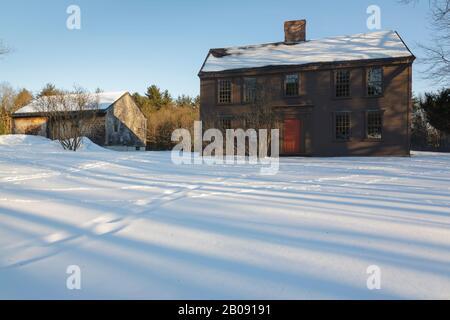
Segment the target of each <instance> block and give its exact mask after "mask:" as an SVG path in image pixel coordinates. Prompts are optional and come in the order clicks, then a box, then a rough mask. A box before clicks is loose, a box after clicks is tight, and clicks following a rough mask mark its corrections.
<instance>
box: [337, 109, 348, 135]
mask: <svg viewBox="0 0 450 320" xmlns="http://www.w3.org/2000/svg"><path fill="white" fill-rule="evenodd" d="M335 126H336V128H335V130H336V139H337V140H348V139H349V138H350V113H348V112H340V113H336V116H335Z"/></svg>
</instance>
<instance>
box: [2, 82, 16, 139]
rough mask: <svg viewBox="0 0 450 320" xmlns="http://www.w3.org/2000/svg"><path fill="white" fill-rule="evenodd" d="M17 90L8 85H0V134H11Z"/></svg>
mask: <svg viewBox="0 0 450 320" xmlns="http://www.w3.org/2000/svg"><path fill="white" fill-rule="evenodd" d="M15 96H16V92H15V90H14V89H13V88H12V87H11V86H10V85H9V84H8V83H2V84H0V134H9V133H11V114H12V113H13V112H14V99H15Z"/></svg>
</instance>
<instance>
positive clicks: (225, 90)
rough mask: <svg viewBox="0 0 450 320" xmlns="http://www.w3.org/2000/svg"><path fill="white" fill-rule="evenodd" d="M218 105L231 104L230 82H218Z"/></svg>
mask: <svg viewBox="0 0 450 320" xmlns="http://www.w3.org/2000/svg"><path fill="white" fill-rule="evenodd" d="M218 85H219V90H218V95H219V97H218V100H219V103H231V80H219V83H218Z"/></svg>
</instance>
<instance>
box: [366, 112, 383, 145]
mask: <svg viewBox="0 0 450 320" xmlns="http://www.w3.org/2000/svg"><path fill="white" fill-rule="evenodd" d="M382 128H383V112H381V111H368V112H367V138H369V139H381V134H382Z"/></svg>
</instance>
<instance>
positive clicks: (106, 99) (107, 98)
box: [14, 91, 127, 115]
mask: <svg viewBox="0 0 450 320" xmlns="http://www.w3.org/2000/svg"><path fill="white" fill-rule="evenodd" d="M126 93H127V91H117V92H101V93H95V94H92V100H93V106H92V108H95V109H97V110H99V111H105V110H106V109H108V108H109V107H110V106H111V105H113V104H114V103H115V102H116V101H117V100H119V99H120V98H121V97H122V96H123V95H124V94H126ZM67 97H69V98H70V97H74V95H72V94H70V95H67ZM51 98H52V97H51V96H50V97H42V98H38V99H35V100H33V101H32V102H31V103H30V104H28V105H26V106H24V107H22V108H20V109H19V110H17V111H16V112H14V115H20V114H32V113H45V110H42V106H43V105H45V104H44V103H42V99H51ZM68 100H69V104H70V99H68ZM69 107H71V108H73V111H76V110H77V109H78V106H77V105H76V103H73V106H70V105H69ZM60 108H61V110H63V109H64V107H63V106H62V105H61V106H60ZM88 108H89V106H87V108H86V109H88Z"/></svg>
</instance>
